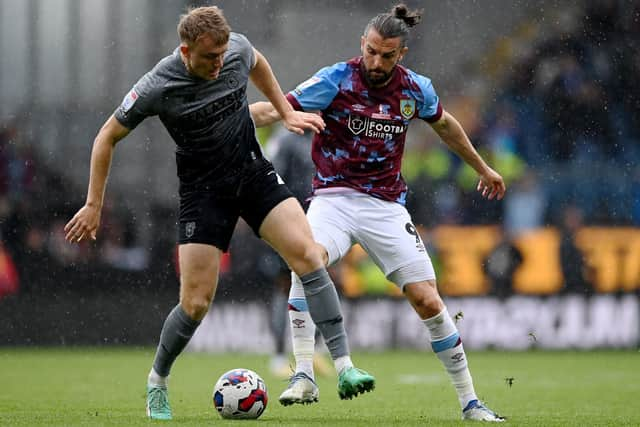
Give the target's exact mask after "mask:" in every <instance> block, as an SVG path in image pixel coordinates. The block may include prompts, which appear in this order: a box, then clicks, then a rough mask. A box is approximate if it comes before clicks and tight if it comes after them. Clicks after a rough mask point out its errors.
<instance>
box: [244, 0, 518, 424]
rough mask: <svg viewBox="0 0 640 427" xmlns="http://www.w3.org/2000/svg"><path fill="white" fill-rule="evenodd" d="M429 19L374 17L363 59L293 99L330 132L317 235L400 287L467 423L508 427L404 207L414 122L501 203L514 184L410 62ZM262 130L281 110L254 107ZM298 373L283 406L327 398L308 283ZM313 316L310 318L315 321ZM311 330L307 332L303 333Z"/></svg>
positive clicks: (295, 304) (314, 217)
mask: <svg viewBox="0 0 640 427" xmlns="http://www.w3.org/2000/svg"><path fill="white" fill-rule="evenodd" d="M419 21H420V14H419V13H417V12H415V11H413V12H412V11H409V10H408V8H407V6H406V5H404V4H398V5H396V6H394V7H393V8H392V10H391V11H390V12H388V13H382V14H379V15H377V16H376V17H374V18H373V19H372V20H371V21H370V22H369V24H368V25H367V26H366V28H365V31H364V35H363V36H362V38H361V49H362V56H360V57H357V58H353V59H351V60H349V61H346V62H340V63H337V64H335V65H332V66H329V67H326V68H323V69H321V70H320V71H319V72H317V73H316V74H315V75H314V76H313V77H311V78H310V79H308V80H307V81H305V82H304V83H302V84H300V85H298V86H297V87H296V88H295V90H293V91H292V92H290V93H289V94H288V95H287V99H288V100H289V102H290V103H291V104H292V105H293V106H294V108H296V109H297V110H304V111H321V112H322V116H323V117H324V119H325V120H326V124H327V127H326V129H325V130H324V131H323V132H322V133H321V134H319V135H316V136H315V137H314V139H313V145H312V158H313V160H314V163H315V165H316V171H317V172H316V175H315V177H314V179H313V188H314V198H313V200H312V201H311V204H310V206H309V210H308V213H307V217H308V218H309V221H310V223H311V228H312V230H313V235H314V238H315V239H316V241H317V242H318V243H320V244H321V245H322V246H323V248H324V261H325V263H326V264H327V265H331V264H333V263H335V262H336V261H338V260H339V259H340V258H342V257H343V256H344V255H345V254H346V253H347V251H348V250H349V249H350V248H351V246H352V244H354V243H355V242H357V243H359V244H360V245H361V246H362V247H363V248H364V249H365V250H366V251H367V253H368V254H369V255H370V257H371V258H372V259H373V260H374V261H375V262H376V263H377V264H378V266H379V267H380V269H381V270H382V271H383V272H384V273H385V275H386V276H387V277H388V278H389V280H390V281H392V282H394V283H396V284H397V285H398V286H399V287H400V288H401V289H402V291H403V292H404V294H405V295H406V297H407V299H408V300H409V302H410V303H411V305H412V306H413V308H414V309H415V311H416V312H417V313H418V315H419V316H420V318H421V319H423V321H424V324H425V326H426V327H427V329H428V330H429V333H430V336H431V345H432V348H433V350H434V352H435V353H436V354H437V356H438V358H439V359H440V360H441V361H442V363H443V364H444V366H445V368H446V370H447V372H448V373H449V375H450V378H451V381H452V382H453V384H454V386H455V388H456V392H457V394H458V398H459V402H460V405H461V407H462V416H463V418H464V419H471V420H484V421H494V422H501V421H503V420H504V418H502V417H500V416H498V415H496V414H495V413H494V412H493V411H491V410H490V409H489V408H487V407H486V406H485V405H484V404H482V403H481V402H480V401H479V399H478V397H477V395H476V393H475V390H474V387H473V381H472V379H471V374H470V372H469V369H468V366H467V360H466V356H465V353H464V349H463V346H462V341H461V340H460V336H459V334H458V330H457V328H456V325H455V323H454V322H453V320H452V318H451V316H450V315H449V313H448V312H447V309H446V307H445V305H444V302H443V301H442V299H441V297H440V295H439V294H438V290H437V286H436V279H435V272H434V269H433V266H432V264H431V260H430V258H429V256H428V254H427V252H426V249H425V246H424V244H423V242H422V240H421V238H420V235H419V234H418V233H417V231H416V227H415V226H414V225H413V223H412V221H411V218H410V216H409V214H408V212H407V210H406V209H405V207H404V205H405V201H406V194H407V188H406V184H405V182H404V180H403V178H402V176H401V174H400V165H401V160H402V153H403V148H404V142H405V137H406V133H407V128H408V125H409V122H410V120H412V119H414V118H419V119H422V120H425V121H427V122H428V123H429V124H431V126H432V127H433V129H434V130H435V131H436V133H437V134H438V135H439V136H440V138H442V140H443V141H444V142H445V143H446V144H447V145H448V147H449V148H450V149H451V150H452V151H454V152H455V153H456V154H458V155H459V156H460V157H461V158H462V159H463V160H464V161H465V162H466V163H467V164H469V165H470V166H471V167H472V168H473V169H474V170H475V171H476V173H477V174H478V175H479V178H480V180H479V183H478V185H477V190H478V191H480V193H481V194H482V195H483V196H485V197H487V198H488V199H494V198H497V199H502V197H503V196H504V193H505V184H504V181H503V179H502V177H501V176H500V175H499V174H498V173H497V172H495V171H494V170H493V169H491V168H490V167H489V166H488V165H487V164H486V163H485V161H484V160H483V159H482V158H481V156H480V155H479V154H478V152H477V151H476V150H475V148H474V147H473V145H472V144H471V142H470V141H469V139H468V137H467V135H466V133H465V131H464V130H463V128H462V126H460V124H459V123H458V121H457V120H456V119H455V118H454V117H453V116H452V115H451V114H450V113H448V112H446V111H445V110H444V109H443V108H442V105H441V104H440V100H439V98H438V96H437V95H436V92H435V90H434V88H433V86H432V84H431V81H430V80H429V79H428V78H427V77H424V76H422V75H419V74H417V73H415V72H413V71H411V70H409V69H407V68H405V67H403V66H401V65H399V62H400V61H401V60H402V58H403V57H404V55H405V54H406V53H407V51H408V48H407V46H406V41H407V38H408V35H409V28H410V27H413V26H414V25H416V24H417V23H418V22H419ZM251 110H252V114H253V117H254V120H255V121H256V124H257V125H259V126H260V125H268V124H271V123H272V122H274V121H277V120H278V118H279V113H278V112H277V111H276V110H275V108H274V107H273V106H272V105H270V104H269V103H267V102H262V103H256V104H252V106H251ZM289 307H290V311H289V314H290V318H291V324H292V325H294V326H296V327H295V328H292V330H293V331H294V332H293V350H294V356H295V358H296V373H295V374H294V375H293V376H292V378H291V381H290V383H289V386H288V387H287V389H286V390H285V391H284V392H283V393H282V394H281V396H280V402H281V403H282V404H284V405H289V404H293V403H311V402H313V401H315V400H317V398H318V388H317V385H316V384H315V382H314V377H313V368H312V363H311V357H312V354H313V333H314V332H313V327H312V322H311V320H312V319H313V320H314V321H315V322H316V324H319V322H318V320H319V319H316V318H315V317H314V314H313V313H309V312H308V309H307V301H306V300H305V295H304V292H303V287H302V285H301V283H300V280H299V279H297V278H296V277H295V276H294V280H293V283H292V286H291V292H290V294H289ZM310 314H311V315H310ZM301 325H306V327H304V328H303V327H301Z"/></svg>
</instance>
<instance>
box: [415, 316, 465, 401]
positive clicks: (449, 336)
mask: <svg viewBox="0 0 640 427" xmlns="http://www.w3.org/2000/svg"><path fill="white" fill-rule="evenodd" d="M423 322H424V324H425V326H426V327H427V329H428V330H429V333H430V335H431V347H432V348H433V351H434V353H436V356H438V359H440V361H441V362H442V364H443V365H444V367H445V369H446V370H447V373H448V374H449V378H451V382H452V383H453V386H454V387H455V389H456V393H457V394H458V400H459V402H460V406H461V407H462V409H464V408H465V407H466V406H467V404H468V403H469V402H470V401H472V400H474V399H477V396H476V392H475V390H474V389H473V380H472V378H471V373H470V372H469V366H468V364H467V356H466V354H465V352H464V348H463V346H462V340H461V339H460V334H459V333H458V329H457V328H456V325H455V324H454V323H453V320H452V319H451V316H449V312H448V311H447V309H446V308H445V309H444V310H442V311H441V312H440V313H438V314H436V315H435V316H433V317H430V318H428V319H424V320H423Z"/></svg>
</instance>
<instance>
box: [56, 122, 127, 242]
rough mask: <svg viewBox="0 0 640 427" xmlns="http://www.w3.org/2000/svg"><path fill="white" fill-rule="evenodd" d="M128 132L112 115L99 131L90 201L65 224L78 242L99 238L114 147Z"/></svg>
mask: <svg viewBox="0 0 640 427" xmlns="http://www.w3.org/2000/svg"><path fill="white" fill-rule="evenodd" d="M128 133H129V129H127V128H126V127H124V126H122V125H121V124H120V122H118V120H116V118H115V117H114V116H111V117H109V119H108V120H107V121H106V122H105V124H104V125H103V126H102V128H101V129H100V131H99V132H98V135H97V136H96V139H95V140H94V142H93V149H92V150H91V170H90V172H89V189H88V190H87V201H86V202H85V204H84V206H83V207H82V208H80V210H79V211H78V212H77V213H76V214H75V215H74V216H73V218H71V220H70V221H69V222H68V223H67V225H65V227H64V231H65V233H66V235H65V239H66V240H67V241H69V242H76V243H77V242H81V241H82V240H84V239H88V238H89V237H91V238H92V239H93V240H95V239H96V232H97V231H98V227H99V226H100V215H101V212H102V203H103V201H104V190H105V187H106V185H107V177H108V176H109V169H110V167H111V158H112V156H113V150H114V148H115V145H116V143H117V142H118V141H120V140H121V139H122V138H124V137H125V136H127V134H128Z"/></svg>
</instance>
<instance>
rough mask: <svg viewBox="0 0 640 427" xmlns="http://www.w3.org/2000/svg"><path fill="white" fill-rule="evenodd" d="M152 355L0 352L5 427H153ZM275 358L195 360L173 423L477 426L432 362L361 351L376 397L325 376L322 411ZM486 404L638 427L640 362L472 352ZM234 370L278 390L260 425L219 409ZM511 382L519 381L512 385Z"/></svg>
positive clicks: (533, 421) (0, 409)
mask: <svg viewBox="0 0 640 427" xmlns="http://www.w3.org/2000/svg"><path fill="white" fill-rule="evenodd" d="M152 356H153V350H152V349H128V348H116V349H114V348H92V349H84V348H80V349H71V350H68V349H11V348H0V425H2V426H5V425H7V426H62V425H64V426H80V425H105V426H139V425H143V426H149V425H158V424H161V423H159V422H151V421H149V420H147V419H146V417H145V413H144V405H145V395H144V386H145V380H146V374H147V372H148V369H149V366H150V363H151V359H152ZM268 360H269V358H268V356H264V355H243V354H233V355H230V354H225V355H216V354H202V353H186V354H184V355H183V356H181V357H180V359H178V362H177V363H176V365H175V366H174V369H173V373H172V378H171V384H170V390H171V403H172V407H173V412H174V420H173V421H171V422H169V423H166V424H167V425H180V426H204V425H214V424H215V425H234V426H236V427H237V426H238V425H259V426H279V425H299V426H310V425H311V426H314V425H315V426H325V425H332V426H347V425H349V426H351V425H354V426H355V425H359V426H369V427H370V426H389V425H398V426H400V425H402V426H413V425H439V426H455V425H468V423H463V422H462V421H460V420H459V417H460V413H459V407H458V403H457V399H456V397H455V393H454V391H453V388H452V386H451V385H450V384H449V381H448V379H447V377H446V375H445V374H444V371H443V369H442V367H441V366H440V363H439V361H438V360H437V359H436V358H435V357H434V356H433V355H432V354H430V353H420V352H409V351H406V352H386V353H375V354H363V353H358V354H355V355H354V360H355V361H356V362H357V364H358V366H360V367H362V368H364V369H366V370H369V371H370V372H371V373H373V374H375V376H376V377H377V380H378V383H377V388H376V390H375V391H374V392H373V393H368V394H366V395H364V396H361V397H358V398H357V399H355V400H352V401H344V402H343V401H340V400H339V399H338V397H337V393H336V387H335V383H336V381H335V379H334V378H321V379H319V385H320V390H321V392H320V402H319V403H318V404H315V405H311V406H298V405H296V406H294V407H287V408H285V407H282V406H281V405H280V404H278V402H277V398H278V395H279V393H280V391H281V390H282V389H283V387H284V386H285V384H286V382H285V381H283V380H280V379H276V378H274V377H272V376H270V375H269V370H268ZM469 360H470V363H471V370H472V374H473V376H474V381H475V385H476V391H477V392H478V394H479V396H480V398H481V399H483V400H485V401H486V402H487V403H488V405H489V406H490V407H491V408H493V409H494V410H496V411H497V412H498V413H500V414H503V415H505V416H507V417H508V424H510V425H514V426H516V425H517V426H587V425H589V426H591V425H612V426H632V425H633V426H638V425H640V402H639V398H640V353H638V352H637V351H626V352H622V351H620V352H618V351H610V352H539V351H534V352H524V353H504V352H471V353H470V354H469ZM235 367H246V368H250V369H253V370H255V371H257V372H258V373H260V374H261V375H262V376H263V378H264V379H265V382H266V383H267V387H268V389H269V392H270V402H269V405H268V407H267V410H266V412H265V413H264V414H263V416H262V417H261V418H260V419H259V420H257V421H225V420H222V419H220V418H219V417H218V415H217V413H216V412H215V410H214V409H213V407H212V405H211V397H210V396H211V388H212V387H213V384H214V383H215V381H216V379H217V377H218V376H219V375H220V374H221V373H223V372H225V371H227V370H228V369H231V368H235ZM505 378H513V384H512V385H511V386H509V385H508V384H507V381H505Z"/></svg>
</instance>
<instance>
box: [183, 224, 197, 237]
mask: <svg viewBox="0 0 640 427" xmlns="http://www.w3.org/2000/svg"><path fill="white" fill-rule="evenodd" d="M195 232H196V223H195V221H190V222H187V223H186V224H185V225H184V235H185V236H187V239H189V238H191V237H193V233H195Z"/></svg>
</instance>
